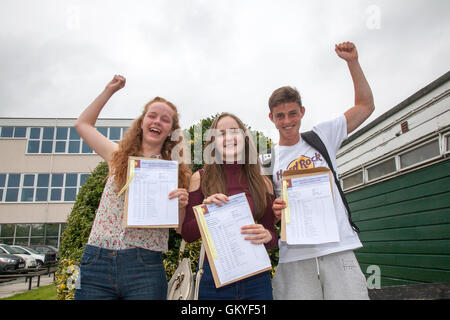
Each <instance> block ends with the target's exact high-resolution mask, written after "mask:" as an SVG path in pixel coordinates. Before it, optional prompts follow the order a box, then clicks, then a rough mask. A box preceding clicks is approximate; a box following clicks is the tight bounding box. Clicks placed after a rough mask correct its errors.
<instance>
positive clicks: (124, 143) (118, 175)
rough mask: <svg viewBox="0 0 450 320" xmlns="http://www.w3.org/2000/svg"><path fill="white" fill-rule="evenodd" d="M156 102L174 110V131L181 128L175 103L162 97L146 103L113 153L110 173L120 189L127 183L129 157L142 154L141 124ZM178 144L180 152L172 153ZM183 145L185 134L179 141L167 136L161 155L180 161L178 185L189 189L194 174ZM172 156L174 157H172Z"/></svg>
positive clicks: (165, 158) (164, 157)
mask: <svg viewBox="0 0 450 320" xmlns="http://www.w3.org/2000/svg"><path fill="white" fill-rule="evenodd" d="M154 102H163V103H165V104H167V105H168V106H169V107H170V108H171V109H172V110H173V111H174V116H173V118H172V131H175V130H177V129H180V123H179V115H178V110H177V108H176V107H175V105H174V104H173V103H171V102H170V101H167V100H165V99H163V98H161V97H155V98H154V99H153V100H151V101H150V102H148V103H147V104H146V105H145V107H144V110H143V111H142V114H141V115H140V116H139V118H137V119H136V120H134V122H133V123H132V124H131V127H130V128H129V129H128V130H127V132H126V133H125V136H124V137H123V139H122V140H120V141H119V149H118V150H117V151H115V152H114V153H113V155H112V160H111V163H110V166H111V169H112V170H111V171H112V172H110V174H113V175H114V182H115V184H116V186H117V188H118V190H120V189H121V188H122V187H123V186H124V185H125V183H126V179H127V167H128V157H129V156H136V157H140V156H141V153H142V137H143V132H142V129H141V124H142V121H143V119H144V117H145V115H146V113H147V110H148V107H149V106H150V105H151V104H152V103H154ZM178 144H181V148H179V150H180V151H179V154H174V155H172V149H173V148H174V147H175V146H176V145H178ZM183 145H184V141H183V135H180V137H179V139H178V141H171V139H170V137H168V138H166V140H165V141H164V144H163V146H162V148H161V157H162V158H163V159H164V160H177V161H178V162H179V164H178V187H179V188H186V189H187V188H189V181H190V178H191V175H192V171H191V169H190V167H189V166H188V165H187V164H186V163H184V161H183V160H182V159H183V157H184V156H186V154H185V153H184V152H185V150H184V149H185V148H184V147H183ZM172 157H173V158H174V159H172Z"/></svg>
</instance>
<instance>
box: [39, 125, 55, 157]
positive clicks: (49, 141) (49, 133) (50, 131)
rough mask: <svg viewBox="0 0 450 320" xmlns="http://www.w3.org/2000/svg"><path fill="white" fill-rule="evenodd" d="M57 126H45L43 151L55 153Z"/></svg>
mask: <svg viewBox="0 0 450 320" xmlns="http://www.w3.org/2000/svg"><path fill="white" fill-rule="evenodd" d="M54 134H55V128H43V133H42V142H41V143H42V145H41V153H53V136H54Z"/></svg>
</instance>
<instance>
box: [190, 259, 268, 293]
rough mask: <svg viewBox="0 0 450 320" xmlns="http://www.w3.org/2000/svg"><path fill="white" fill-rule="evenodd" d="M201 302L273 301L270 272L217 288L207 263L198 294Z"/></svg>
mask: <svg viewBox="0 0 450 320" xmlns="http://www.w3.org/2000/svg"><path fill="white" fill-rule="evenodd" d="M198 299H199V300H272V299H273V298H272V284H271V280H270V271H266V272H263V273H259V274H257V275H254V276H252V277H249V278H246V279H243V280H240V281H237V282H233V283H231V284H229V285H226V286H224V287H220V288H216V285H215V284H214V278H213V275H212V272H211V268H210V267H209V263H208V262H207V261H205V262H204V264H203V275H202V279H201V280H200V287H199V292H198Z"/></svg>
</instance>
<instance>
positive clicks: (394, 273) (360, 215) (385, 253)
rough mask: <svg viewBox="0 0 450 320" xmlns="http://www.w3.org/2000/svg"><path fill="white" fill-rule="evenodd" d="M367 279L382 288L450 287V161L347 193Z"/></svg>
mask: <svg viewBox="0 0 450 320" xmlns="http://www.w3.org/2000/svg"><path fill="white" fill-rule="evenodd" d="M346 197H347V200H348V202H349V205H350V210H351V212H352V219H353V221H354V222H355V223H356V225H358V227H359V228H360V230H361V233H360V235H359V236H360V239H361V241H362V243H363V246H364V247H363V248H361V249H359V250H357V251H355V253H356V257H357V259H358V261H359V263H360V265H361V269H362V271H363V272H364V273H366V276H370V273H369V274H368V273H367V268H368V267H369V266H370V265H378V266H379V267H380V271H381V286H382V287H385V286H393V285H404V284H417V283H430V282H450V160H445V161H443V162H440V163H437V164H434V165H432V166H429V167H426V168H423V169H420V170H417V171H414V172H410V173H407V174H404V175H402V176H398V177H395V178H392V179H390V180H387V181H383V182H380V183H377V184H375V185H371V186H368V187H365V188H363V189H360V190H356V191H353V192H349V193H347V194H346Z"/></svg>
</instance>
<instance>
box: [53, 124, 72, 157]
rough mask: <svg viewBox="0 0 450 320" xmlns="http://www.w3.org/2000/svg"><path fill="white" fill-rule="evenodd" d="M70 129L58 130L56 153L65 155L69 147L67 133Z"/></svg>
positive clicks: (62, 128)
mask: <svg viewBox="0 0 450 320" xmlns="http://www.w3.org/2000/svg"><path fill="white" fill-rule="evenodd" d="M68 130H69V128H67V127H61V128H56V141H55V153H65V152H66V145H67V132H68Z"/></svg>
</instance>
